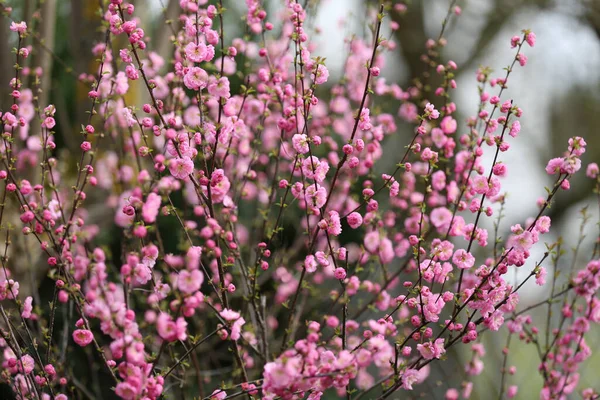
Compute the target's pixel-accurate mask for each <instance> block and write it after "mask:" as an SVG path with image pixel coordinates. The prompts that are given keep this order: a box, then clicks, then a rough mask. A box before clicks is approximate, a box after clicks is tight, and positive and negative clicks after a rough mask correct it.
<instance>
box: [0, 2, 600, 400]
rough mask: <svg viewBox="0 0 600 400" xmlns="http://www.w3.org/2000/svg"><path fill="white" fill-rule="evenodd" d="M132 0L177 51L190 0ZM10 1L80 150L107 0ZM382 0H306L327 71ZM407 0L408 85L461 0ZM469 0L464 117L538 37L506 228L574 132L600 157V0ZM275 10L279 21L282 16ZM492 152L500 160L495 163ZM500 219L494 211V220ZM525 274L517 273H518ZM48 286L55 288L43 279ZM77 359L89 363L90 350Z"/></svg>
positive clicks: (462, 56)
mask: <svg viewBox="0 0 600 400" xmlns="http://www.w3.org/2000/svg"><path fill="white" fill-rule="evenodd" d="M131 2H133V3H134V4H135V5H136V15H137V16H138V17H140V18H141V19H142V21H143V22H142V27H143V28H144V30H145V31H146V32H147V33H148V34H149V35H150V36H151V38H152V42H151V45H150V46H149V47H150V48H151V49H152V50H154V51H156V52H157V53H158V54H160V55H162V56H163V57H164V58H166V59H168V58H169V56H170V53H171V52H172V44H171V40H170V37H169V31H168V29H167V28H166V25H165V24H166V23H172V24H177V16H178V8H179V6H178V1H177V0H134V1H131ZM4 3H5V4H7V5H9V6H11V7H13V8H14V11H13V15H14V19H15V20H19V19H22V20H25V21H27V23H28V25H29V26H30V27H33V28H34V30H35V32H36V33H35V34H34V35H32V36H31V37H29V38H28V39H27V40H28V43H27V44H29V45H32V46H33V47H34V48H37V49H38V51H34V53H33V57H31V58H30V59H29V60H28V62H29V65H30V66H38V65H39V66H42V67H43V69H44V71H46V72H45V74H44V75H43V76H42V78H41V85H40V87H41V90H42V91H41V93H40V104H49V103H51V104H55V105H56V107H57V123H58V125H57V129H56V131H57V134H58V136H57V143H58V145H59V147H58V152H59V157H61V158H63V159H65V160H70V159H71V157H74V155H76V154H78V152H77V151H78V143H79V142H78V139H77V137H78V130H79V127H80V125H81V123H82V122H83V121H85V120H86V113H85V111H86V109H87V107H88V102H87V101H86V100H87V96H86V94H87V91H88V90H89V88H88V87H87V86H86V85H83V84H81V83H79V82H78V81H77V79H76V77H77V76H78V75H79V74H81V73H92V72H94V71H95V70H94V68H95V66H96V65H97V63H96V61H95V60H94V57H93V55H92V54H91V48H92V46H93V45H94V44H96V43H97V42H99V41H100V40H101V34H100V33H99V30H98V28H99V18H98V15H97V9H98V5H99V1H95V0H45V1H42V0H10V1H5V2H4ZM223 3H224V5H225V7H226V8H227V9H228V12H227V13H226V16H225V23H226V29H225V32H226V38H229V39H231V38H233V37H242V36H243V35H244V33H245V24H244V22H243V21H242V16H243V15H244V14H245V2H244V1H242V0H224V1H223ZM266 3H268V4H269V7H270V10H271V12H272V13H270V15H276V13H277V9H278V8H280V7H281V6H282V3H283V0H271V1H266ZM373 3H375V2H373V1H366V0H308V1H307V6H308V9H309V13H310V14H311V18H309V20H310V21H311V22H310V23H309V26H310V27H311V31H312V32H311V37H312V38H313V39H314V40H316V42H317V43H318V47H317V49H316V50H315V51H314V52H313V53H314V54H315V55H319V56H322V57H326V59H327V61H326V65H327V66H328V68H329V71H330V73H331V77H330V80H329V83H332V82H335V81H336V80H337V79H339V78H340V77H341V76H342V75H343V64H344V60H345V55H346V54H347V52H348V39H349V38H350V37H352V36H353V35H356V36H359V37H366V38H370V36H369V35H370V33H369V30H368V29H367V24H368V23H370V22H371V20H369V19H368V16H369V15H372V13H370V12H369V9H370V6H372V4H373ZM406 3H407V4H408V12H407V14H405V15H403V16H399V15H396V14H393V15H392V18H393V19H394V20H395V21H397V22H398V23H399V26H400V28H399V29H398V30H397V31H396V32H394V33H392V32H391V30H390V28H389V24H386V25H385V26H384V29H383V34H384V36H386V37H388V38H390V39H392V40H394V41H395V42H396V43H397V48H396V50H395V51H394V52H390V53H387V55H386V66H385V68H384V69H383V70H382V76H384V77H385V79H386V81H388V82H397V83H398V84H399V85H400V86H401V87H402V88H407V87H409V86H410V85H411V84H412V82H413V81H414V80H415V79H416V78H418V77H419V76H421V75H422V73H423V72H424V70H425V68H426V66H425V64H424V63H423V62H422V61H421V60H420V56H421V54H422V53H423V52H424V48H425V41H426V40H427V39H428V38H430V37H437V35H438V33H439V31H440V27H441V22H442V20H443V19H444V16H445V15H446V12H447V9H448V3H449V1H447V0H429V1H425V0H423V1H421V0H412V1H407V2H406ZM457 4H458V5H459V6H460V7H461V8H462V15H461V16H460V17H458V18H455V19H453V20H452V22H451V23H450V25H449V27H448V29H447V33H446V35H445V36H446V38H447V40H448V46H447V47H446V48H445V49H444V51H443V55H442V58H443V59H444V60H450V59H451V60H454V61H455V62H456V63H457V64H458V65H459V71H458V74H457V76H458V77H457V82H458V89H457V90H456V91H455V93H454V101H455V102H456V103H457V105H458V110H459V113H458V119H459V121H461V122H464V121H465V119H466V118H467V117H468V116H470V115H472V114H473V113H475V111H476V108H477V104H478V96H477V90H476V81H475V71H476V69H477V68H478V67H479V66H480V65H484V66H490V67H492V68H493V69H494V70H495V71H496V73H497V74H494V76H500V75H501V72H502V68H504V67H506V66H507V65H508V64H509V63H510V61H511V60H512V56H513V54H514V53H513V51H511V49H510V45H509V39H510V37H511V36H513V35H515V34H519V33H520V31H521V29H531V30H533V31H534V32H535V33H536V35H537V39H538V40H537V44H536V46H535V47H534V48H533V49H527V53H526V54H527V56H528V58H529V62H528V65H527V67H526V68H520V67H517V68H516V70H515V72H514V73H513V74H512V76H511V78H510V84H509V90H508V92H507V95H506V97H505V98H503V100H506V99H508V98H511V99H514V101H515V103H516V104H517V105H519V106H520V107H521V108H523V109H524V111H525V113H524V115H523V117H522V120H521V124H522V127H523V129H522V131H521V134H520V135H519V137H518V140H514V141H512V148H511V151H509V152H508V153H505V154H503V155H502V160H503V161H504V162H505V163H506V164H507V165H508V166H509V178H507V179H506V180H505V182H504V187H505V188H506V189H507V190H508V191H509V193H510V195H509V197H508V200H507V203H506V218H505V222H504V224H503V225H504V227H505V229H506V228H508V227H509V226H510V225H511V224H513V223H522V222H523V221H524V219H525V218H527V217H528V216H531V215H533V214H535V213H537V206H536V200H537V199H538V198H539V197H541V196H544V195H545V191H544V187H545V186H549V185H551V178H550V177H548V176H547V175H546V173H545V172H544V167H545V163H546V161H547V160H548V159H550V158H552V157H557V156H559V155H560V154H561V153H562V151H563V150H564V149H565V148H566V143H567V139H568V138H569V137H571V136H574V135H578V136H583V137H584V138H585V139H586V141H587V142H588V151H587V152H586V154H585V155H584V156H583V161H584V163H583V164H584V167H585V165H587V163H589V162H599V161H600V129H599V127H600V1H599V0H462V1H460V0H459V1H458V2H457ZM271 20H272V22H274V23H276V24H277V21H276V18H273V19H271ZM9 24H10V20H9V19H7V18H2V19H0V38H1V40H0V78H1V79H2V80H3V83H2V87H3V88H4V89H3V90H1V91H0V107H1V108H2V109H5V108H7V104H10V103H9V102H10V101H11V99H10V97H9V94H10V92H9V90H8V86H7V82H8V80H9V77H10V76H12V68H13V58H12V57H8V55H9V54H10V52H11V49H12V48H13V47H15V46H16V43H15V42H14V41H15V35H11V34H10V32H9V30H8V26H9ZM238 85H239V82H238ZM132 87H133V89H134V90H131V91H130V92H131V93H130V94H129V95H128V96H130V99H128V100H129V101H128V102H129V103H130V104H131V103H136V104H141V103H142V102H143V101H144V99H145V96H146V94H145V88H143V87H136V86H135V85H133V86H132ZM321 96H323V97H324V98H327V89H326V88H325V89H322V92H321ZM398 106H399V104H394V103H393V102H392V103H386V104H384V105H381V107H382V108H384V109H385V110H387V111H389V112H392V113H395V110H397V109H398ZM412 129H413V127H412V126H410V125H408V124H402V123H399V124H398V132H397V134H396V135H394V136H393V137H391V138H389V139H387V140H388V143H387V144H386V146H387V145H389V146H397V147H398V149H402V148H403V146H404V145H406V144H407V141H408V140H409V139H408V138H409V137H411V136H412ZM73 160H74V158H73ZM74 162H75V161H73V163H74ZM395 162H397V160H394V159H391V158H390V159H385V160H383V161H382V162H381V163H380V165H379V168H380V169H381V171H382V172H383V171H388V170H389V169H390V167H391V166H392V165H394V163H395ZM488 164H489V161H487V162H485V163H484V165H488ZM571 187H572V189H571V190H570V191H568V192H563V193H561V194H560V196H558V198H557V200H556V202H555V203H554V204H553V206H552V208H551V209H550V210H549V214H550V216H551V217H552V220H553V230H552V232H554V233H553V234H554V236H548V237H546V241H552V240H555V239H557V237H558V235H557V232H558V233H560V234H561V235H562V236H563V239H564V244H563V248H564V249H567V250H569V253H568V254H567V255H566V256H565V257H564V258H563V259H562V260H561V262H559V264H558V268H559V269H561V268H565V269H566V268H569V267H570V264H571V262H572V261H573V260H572V252H570V249H571V248H573V247H575V246H576V244H577V242H578V238H579V236H580V235H579V231H580V226H581V222H582V219H581V214H580V210H581V209H582V208H584V207H586V206H587V207H588V214H589V215H590V217H591V222H589V223H588V224H587V225H586V227H585V228H584V231H583V232H584V235H586V240H584V241H583V242H582V244H581V247H580V250H579V252H578V258H577V260H575V263H576V264H577V263H578V264H583V263H586V262H587V261H588V260H589V258H590V255H591V249H592V246H593V244H594V238H596V237H597V232H598V227H597V226H596V222H595V221H598V218H599V215H598V214H599V211H598V200H597V198H596V197H595V195H594V194H593V193H592V189H593V187H592V182H591V180H589V179H585V178H584V174H583V173H580V174H579V175H578V176H577V177H576V178H574V179H573V180H572V182H571ZM92 212H93V213H94V219H95V220H98V221H100V220H108V221H111V220H112V216H111V215H110V213H111V212H112V211H111V210H110V209H107V208H106V207H103V206H102V205H99V206H98V207H96V208H93V210H92ZM491 226H492V225H491V222H489V223H488V225H487V227H488V228H491ZM108 232H110V229H109V230H108ZM108 236H110V235H108ZM117 238H118V236H117ZM113 240H115V239H114V238H113ZM113 244H114V243H113ZM14 246H15V248H16V250H13V252H14V253H13V257H17V258H19V257H21V258H22V259H23V262H25V263H32V262H33V263H35V262H36V261H35V260H31V259H30V258H28V257H29V253H28V252H27V251H26V244H22V245H20V244H19V243H15V244H14ZM19 246H21V247H19ZM538 250H539V251H538V253H539V254H535V253H534V254H533V256H532V257H531V259H530V260H531V261H530V263H532V262H534V261H533V260H537V259H539V258H540V256H541V254H542V252H543V250H544V249H543V247H542V246H538ZM531 265H532V264H527V265H526V266H524V267H523V268H522V271H528V270H530V267H531ZM547 268H548V269H549V275H550V274H552V271H551V270H550V269H551V268H550V265H548V266H547ZM524 274H526V272H524ZM520 277H521V276H520V275H517V276H516V279H519V278H520ZM40 290H41V292H42V295H43V288H41V289H40ZM548 290H549V288H548V287H545V288H539V287H537V286H535V285H534V284H533V285H528V286H527V287H526V288H524V290H523V292H522V296H521V299H522V305H521V306H527V304H533V303H536V302H538V301H540V300H542V299H543V298H544V296H547V295H548ZM545 313H546V309H545V308H543V307H542V308H540V309H538V313H537V314H536V315H538V316H539V317H544V316H545ZM505 334H506V332H505V330H504V331H502V333H501V334H500V335H494V336H493V337H492V336H488V339H487V340H488V342H486V343H487V344H488V346H487V349H488V352H487V354H486V356H485V357H484V363H485V365H486V369H485V370H484V372H483V373H482V374H481V375H480V376H478V377H476V378H475V379H474V383H475V385H474V391H473V397H472V398H474V399H487V398H496V397H497V393H498V387H499V382H500V368H501V364H502V353H501V349H502V347H503V346H504V344H505V341H506V336H505ZM490 337H491V338H492V339H489V338H490ZM588 344H589V346H590V347H591V348H592V349H593V350H594V351H596V350H600V336H599V335H598V334H596V335H595V336H594V335H592V336H590V338H589V341H588ZM464 347H465V346H459V347H458V348H453V349H452V350H451V351H449V354H448V358H449V360H448V361H446V362H440V363H434V364H432V365H433V367H432V372H431V373H432V374H433V375H434V379H432V380H428V381H427V382H428V383H427V385H422V386H420V387H419V388H418V389H417V390H416V391H415V392H413V393H411V394H410V395H408V394H406V393H405V394H402V396H403V397H400V396H401V395H400V393H399V394H398V397H397V398H409V397H423V398H441V397H442V396H443V393H444V391H445V389H447V388H448V387H450V386H449V385H452V383H453V382H454V383H455V384H454V385H452V386H453V387H456V386H457V385H456V383H459V382H461V381H463V380H465V379H466V377H465V373H464V362H465V361H466V360H468V359H469V358H470V352H469V351H466V350H467V349H466V348H464ZM512 349H513V351H511V353H510V357H509V363H508V365H516V366H517V367H518V370H517V374H516V375H515V376H512V377H510V378H509V383H510V384H516V385H519V393H518V395H517V398H519V399H530V398H537V397H538V396H539V395H538V393H539V388H540V386H541V379H540V377H539V374H538V373H537V366H538V358H537V355H536V352H535V349H534V347H533V346H531V345H529V346H526V345H524V344H523V343H520V342H517V341H513V345H512ZM87 357H89V355H88V356H87ZM88 360H89V358H88ZM73 362H74V363H75V362H76V361H75V360H73ZM77 362H85V358H81V359H79V361H77ZM599 370H600V352H598V351H597V352H596V354H594V356H593V357H592V358H590V359H589V360H588V361H587V364H586V368H584V369H583V374H582V378H581V381H580V386H583V387H586V386H591V387H595V388H596V389H600V374H599V373H598V371H599ZM96 372H98V371H93V370H91V369H90V370H89V373H88V374H84V373H82V375H81V382H80V383H81V384H82V385H84V386H85V385H87V384H90V382H93V383H94V384H96V385H98V384H101V383H102V377H99V378H98V377H94V375H95V374H96ZM98 380H99V381H98ZM4 396H8V394H6V392H2V393H0V397H2V398H5V397H4ZM6 398H8V397H6ZM573 398H577V396H574V397H573Z"/></svg>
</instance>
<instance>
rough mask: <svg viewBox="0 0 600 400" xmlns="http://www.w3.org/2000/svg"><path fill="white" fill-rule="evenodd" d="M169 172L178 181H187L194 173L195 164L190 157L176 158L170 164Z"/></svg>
mask: <svg viewBox="0 0 600 400" xmlns="http://www.w3.org/2000/svg"><path fill="white" fill-rule="evenodd" d="M169 171H170V172H171V175H173V176H174V177H175V178H177V179H185V178H187V177H188V176H189V175H190V174H191V173H192V172H193V171H194V162H193V161H192V160H191V159H190V158H189V157H183V158H179V157H178V158H174V159H172V160H171V161H170V162H169Z"/></svg>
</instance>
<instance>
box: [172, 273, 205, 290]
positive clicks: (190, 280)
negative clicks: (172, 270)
mask: <svg viewBox="0 0 600 400" xmlns="http://www.w3.org/2000/svg"><path fill="white" fill-rule="evenodd" d="M203 281H204V275H202V272H201V271H200V270H198V269H195V270H192V271H188V270H186V269H184V270H183V271H180V272H179V275H178V276H177V287H178V288H179V290H181V292H183V293H185V294H192V293H194V292H196V291H198V290H199V289H200V286H202V282H203Z"/></svg>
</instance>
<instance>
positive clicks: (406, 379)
mask: <svg viewBox="0 0 600 400" xmlns="http://www.w3.org/2000/svg"><path fill="white" fill-rule="evenodd" d="M418 381H419V371H418V370H416V369H407V370H406V371H404V373H403V374H402V388H403V389H405V390H413V387H412V385H413V384H414V383H416V382H418Z"/></svg>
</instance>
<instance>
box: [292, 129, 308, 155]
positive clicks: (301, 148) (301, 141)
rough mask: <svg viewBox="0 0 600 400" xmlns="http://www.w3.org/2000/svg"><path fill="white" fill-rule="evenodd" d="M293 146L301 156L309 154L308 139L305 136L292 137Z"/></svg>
mask: <svg viewBox="0 0 600 400" xmlns="http://www.w3.org/2000/svg"><path fill="white" fill-rule="evenodd" d="M292 146H294V150H296V152H297V153H299V154H306V153H308V150H309V148H308V137H307V136H306V135H305V134H303V133H302V134H295V135H294V136H292Z"/></svg>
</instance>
